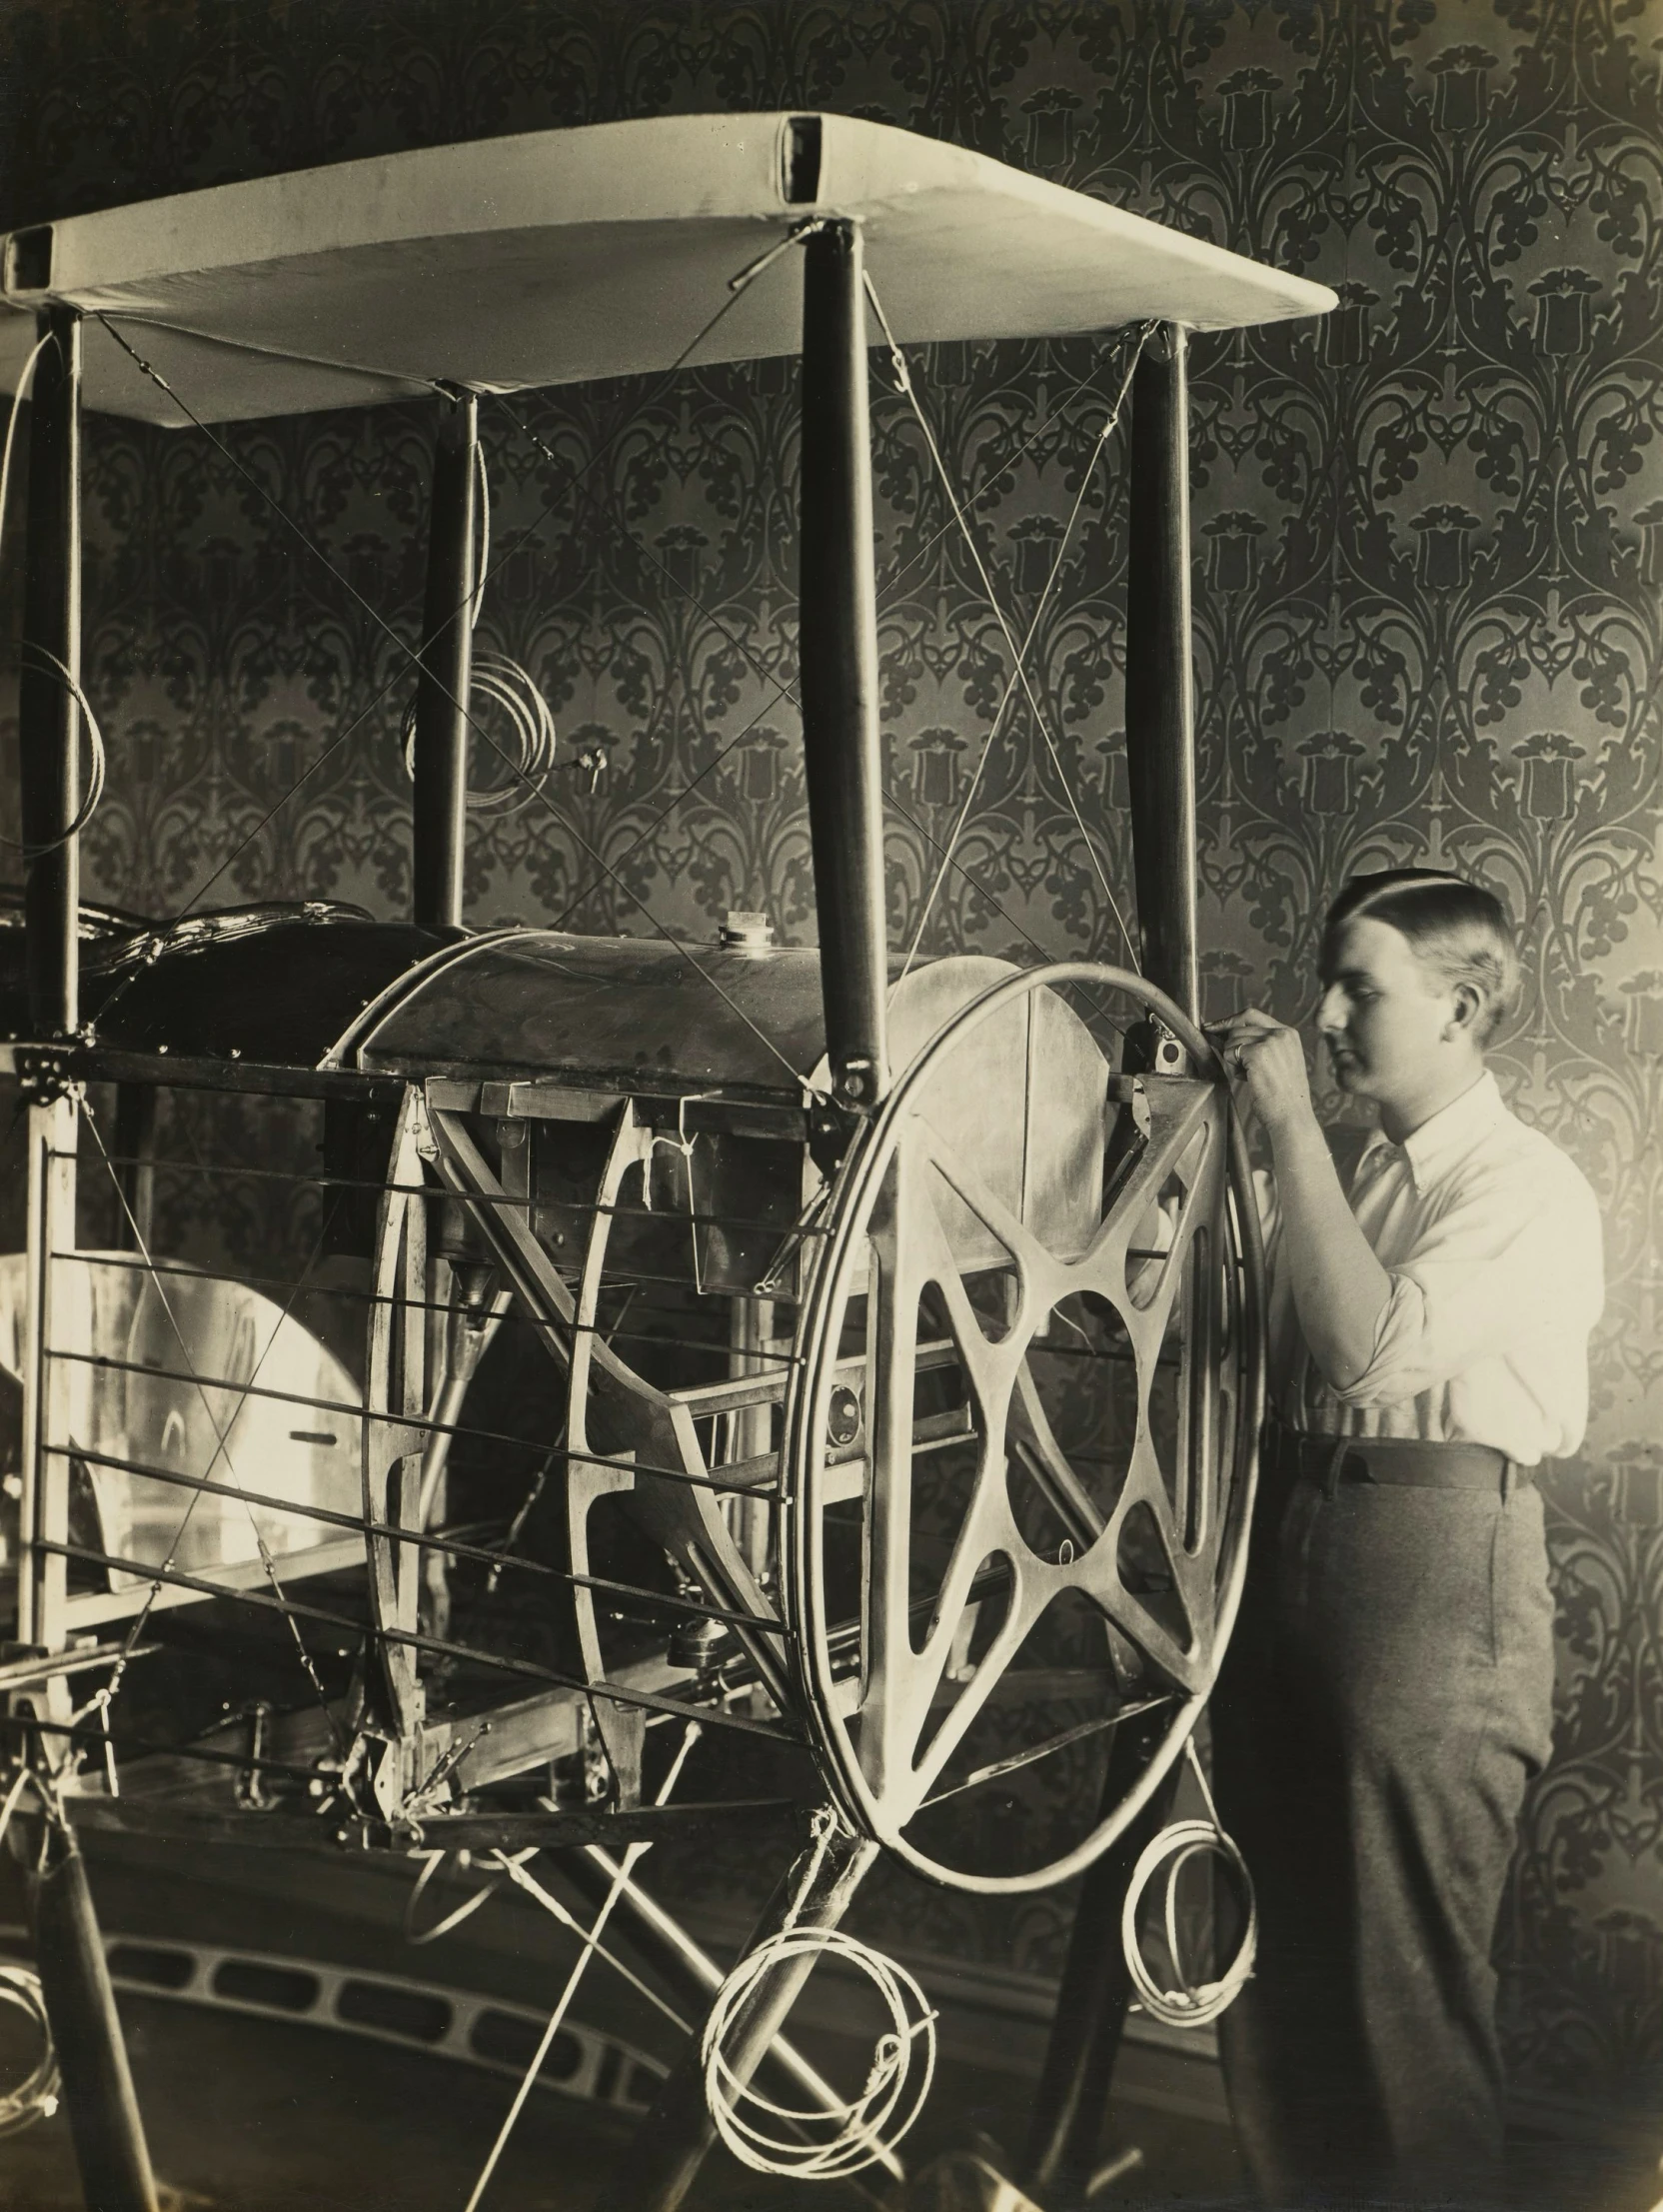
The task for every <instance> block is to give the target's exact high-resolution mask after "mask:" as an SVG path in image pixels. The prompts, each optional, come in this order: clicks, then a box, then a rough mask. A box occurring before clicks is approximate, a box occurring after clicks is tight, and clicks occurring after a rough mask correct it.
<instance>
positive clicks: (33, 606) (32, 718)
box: [17, 307, 81, 1043]
mask: <svg viewBox="0 0 1663 2212" xmlns="http://www.w3.org/2000/svg"><path fill="white" fill-rule="evenodd" d="M38 335H39V337H40V338H41V340H42V341H43V343H42V345H41V350H40V356H39V359H38V360H37V361H36V363H35V379H34V403H33V405H32V407H31V409H30V420H29V521H28V541H27V544H28V556H27V566H26V570H25V575H24V586H23V667H22V674H21V676H20V678H19V682H18V691H17V725H18V769H19V779H20V794H19V796H20V799H21V803H22V804H21V809H20V812H21V815H22V823H23V842H24V845H25V847H26V848H27V849H28V850H29V856H30V857H29V862H28V881H27V888H26V889H25V892H24V897H23V919H24V929H25V935H24V959H25V963H26V966H27V970H28V979H29V1027H30V1029H31V1030H32V1031H33V1033H34V1035H35V1037H36V1039H37V1040H38V1041H40V1042H41V1043H45V1042H47V1041H48V1040H49V1039H53V1038H64V1037H73V1036H74V1034H75V1031H76V1029H77V1027H78V1025H79V1023H80V1019H81V1007H80V992H79V988H78V983H79V979H78V975H77V966H78V961H77V947H78V933H79V927H80V908H81V849H80V848H81V841H80V839H79V838H78V837H72V836H66V835H65V833H66V831H68V830H69V828H70V826H71V824H72V823H73V822H74V820H75V815H76V810H77V808H78V807H79V805H80V797H81V766H80V742H81V710H80V707H79V705H78V703H77V701H76V698H75V688H76V687H77V686H78V685H79V684H80V681H81V317H80V313H79V311H78V310H77V309H75V308H73V307H48V308H43V309H42V310H41V314H40V318H39V332H38Z"/></svg>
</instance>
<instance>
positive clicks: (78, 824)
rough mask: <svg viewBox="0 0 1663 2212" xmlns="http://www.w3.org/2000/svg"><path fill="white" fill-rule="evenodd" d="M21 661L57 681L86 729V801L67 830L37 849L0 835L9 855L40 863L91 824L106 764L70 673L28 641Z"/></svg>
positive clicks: (93, 719)
mask: <svg viewBox="0 0 1663 2212" xmlns="http://www.w3.org/2000/svg"><path fill="white" fill-rule="evenodd" d="M22 658H23V666H24V667H25V669H27V668H29V667H31V666H33V667H34V668H35V669H36V670H37V672H38V673H40V674H43V675H48V676H55V677H56V678H57V680H58V682H59V683H60V684H61V685H62V686H63V688H64V690H65V691H66V692H68V694H69V696H70V698H71V699H73V700H74V702H75V704H76V706H77V707H78V708H79V709H80V713H81V720H82V721H83V722H84V723H85V724H86V728H87V755H88V766H87V790H86V797H85V798H84V799H83V800H82V801H81V804H80V806H79V807H78V808H77V809H76V810H75V819H74V821H73V822H71V823H70V824H69V826H68V828H67V829H64V830H60V831H59V833H58V835H57V836H56V837H55V838H48V839H46V841H45V842H44V843H43V844H40V845H31V844H29V843H28V842H27V841H26V840H25V839H23V838H8V837H5V836H3V835H0V845H9V846H11V847H12V849H13V851H14V852H19V853H21V854H22V855H23V857H24V859H25V860H30V861H38V860H42V859H44V858H45V856H46V855H47V854H48V853H57V852H61V851H62V849H63V848H64V847H65V846H66V845H69V844H71V843H72V842H73V841H74V840H75V839H76V838H78V837H79V836H80V835H81V832H82V831H83V830H84V829H85V828H86V826H87V824H88V823H89V822H90V821H91V820H92V818H93V816H94V815H95V814H96V813H97V811H98V803H99V801H100V800H101V799H102V798H103V796H104V779H105V774H106V769H107V765H108V764H107V761H106V757H105V751H104V733H103V731H102V730H101V729H100V728H99V727H98V717H97V716H96V715H95V714H94V713H93V711H92V705H91V702H90V701H89V700H88V698H87V695H86V693H85V692H84V691H83V690H82V689H81V686H80V683H79V681H78V680H77V678H76V677H75V676H74V675H73V673H72V672H71V671H70V669H69V668H68V667H66V665H65V664H64V663H63V662H62V661H60V660H59V659H58V656H57V655H56V654H55V653H53V652H52V651H51V650H50V649H49V648H48V647H46V646H43V645H37V644H36V643H35V641H34V640H33V639H32V638H25V639H24V641H23V646H22Z"/></svg>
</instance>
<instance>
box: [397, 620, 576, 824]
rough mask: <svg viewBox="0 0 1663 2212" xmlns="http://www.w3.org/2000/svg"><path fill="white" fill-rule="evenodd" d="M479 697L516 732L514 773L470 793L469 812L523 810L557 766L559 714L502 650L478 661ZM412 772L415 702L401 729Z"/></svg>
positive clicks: (511, 755) (509, 757)
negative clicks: (556, 725)
mask: <svg viewBox="0 0 1663 2212" xmlns="http://www.w3.org/2000/svg"><path fill="white" fill-rule="evenodd" d="M474 698H484V699H488V700H490V701H491V703H492V705H493V706H496V707H499V708H501V709H502V711H503V713H504V714H505V715H506V716H507V717H508V722H509V727H510V729H511V730H512V731H513V733H514V747H513V750H512V752H511V751H510V750H509V749H507V748H504V749H503V759H504V761H505V763H506V764H507V766H508V770H509V775H508V779H507V781H506V782H505V783H502V784H492V785H488V786H487V787H486V788H485V789H484V790H483V791H471V792H470V793H469V794H468V811H469V813H470V814H504V815H507V814H518V813H519V811H520V809H521V808H522V807H527V806H530V804H531V802H532V801H533V800H534V799H535V798H536V797H537V795H538V792H539V791H540V789H541V788H542V785H543V782H544V779H545V778H546V777H547V776H548V774H549V771H550V770H551V769H552V768H553V767H554V765H555V752H556V748H557V744H558V739H557V736H556V731H555V717H554V713H553V710H552V709H551V708H550V705H549V702H548V701H547V700H546V699H545V698H544V696H543V694H542V692H541V691H540V690H539V689H538V687H537V685H536V683H535V682H534V681H533V679H532V678H531V677H530V676H529V675H528V674H527V672H526V670H525V669H523V668H522V667H521V666H520V663H519V662H518V661H511V660H509V659H508V658H507V657H506V656H505V655H503V654H501V653H482V654H479V655H478V656H477V657H476V659H475V661H474V674H473V689H472V693H471V697H470V704H472V700H473V699H474ZM400 740H401V743H402V745H403V748H404V765H405V769H406V771H407V773H408V774H409V775H410V776H412V777H414V776H415V773H416V702H415V700H414V699H412V700H411V702H410V705H409V706H408V707H407V708H406V709H405V715H404V726H403V729H402V731H401V733H400Z"/></svg>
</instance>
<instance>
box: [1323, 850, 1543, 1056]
mask: <svg viewBox="0 0 1663 2212" xmlns="http://www.w3.org/2000/svg"><path fill="white" fill-rule="evenodd" d="M1365 918H1366V919H1367V920H1368V921H1370V922H1384V923H1386V924H1387V925H1388V926H1389V927H1390V928H1391V929H1394V930H1395V931H1396V932H1397V934H1398V936H1399V937H1401V938H1403V939H1405V940H1406V941H1407V943H1408V946H1409V949H1410V951H1411V952H1412V953H1413V954H1414V955H1415V958H1416V959H1417V960H1422V961H1424V962H1425V963H1426V965H1427V966H1428V967H1429V968H1433V969H1436V971H1437V973H1438V974H1439V975H1440V976H1441V977H1442V978H1443V979H1444V981H1445V983H1447V984H1450V985H1454V984H1469V985H1471V987H1472V988H1473V990H1475V991H1476V992H1477V993H1478V995H1479V997H1480V998H1481V999H1482V1001H1483V1012H1482V1013H1481V1014H1480V1015H1479V1018H1478V1021H1477V1023H1476V1025H1475V1027H1474V1031H1473V1034H1474V1036H1475V1037H1476V1039H1477V1041H1478V1043H1479V1044H1480V1045H1487V1044H1488V1043H1489V1041H1490V1039H1491V1038H1492V1037H1493V1036H1494V1035H1495V1033H1496V1031H1497V1030H1498V1029H1499V1028H1500V1026H1501V1024H1502V1023H1503V1022H1504V1021H1505V1020H1506V1018H1507V1016H1508V1015H1509V1014H1511V1012H1512V1011H1513V1009H1514V1007H1515V1006H1516V1005H1517V1004H1518V997H1519V956H1518V951H1517V948H1516V947H1515V945H1514V943H1513V932H1512V928H1511V925H1510V924H1509V923H1508V920H1507V911H1506V909H1505V908H1504V907H1503V906H1502V904H1501V901H1500V900H1499V899H1497V898H1496V897H1495V895H1494V893H1493V892H1488V891H1485V890H1484V889H1483V887H1482V886H1481V885H1479V884H1470V883H1468V882H1467V880H1466V878H1465V877H1464V876H1449V875H1446V874H1444V872H1443V871H1442V870H1440V869H1435V868H1383V869H1380V870H1378V871H1376V872H1375V873H1374V874H1373V875H1369V876H1353V877H1352V878H1351V879H1350V881H1349V882H1348V883H1346V884H1345V885H1344V886H1342V888H1341V890H1340V894H1339V897H1338V898H1337V899H1336V900H1335V901H1334V903H1333V905H1332V906H1331V907H1330V908H1329V909H1328V918H1327V920H1326V922H1325V923H1324V924H1323V938H1324V941H1325V942H1326V941H1328V940H1330V939H1331V938H1332V937H1333V934H1334V932H1335V931H1336V930H1337V929H1338V928H1339V927H1340V926H1341V924H1342V923H1346V922H1356V921H1361V920H1364V919H1365Z"/></svg>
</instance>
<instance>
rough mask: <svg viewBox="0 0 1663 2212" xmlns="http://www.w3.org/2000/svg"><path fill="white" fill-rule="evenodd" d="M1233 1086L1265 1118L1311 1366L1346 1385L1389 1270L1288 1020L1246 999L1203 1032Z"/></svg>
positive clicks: (1370, 1340)
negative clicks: (1331, 1145) (1359, 1214)
mask: <svg viewBox="0 0 1663 2212" xmlns="http://www.w3.org/2000/svg"><path fill="white" fill-rule="evenodd" d="M1211 1034H1212V1037H1213V1039H1214V1042H1215V1043H1216V1044H1217V1047H1218V1051H1219V1055H1220V1057H1221V1059H1222V1060H1223V1063H1224V1066H1225V1067H1226V1068H1227V1069H1228V1070H1229V1074H1230V1082H1231V1085H1232V1087H1233V1088H1234V1091H1235V1095H1236V1097H1237V1098H1238V1099H1240V1100H1241V1101H1242V1102H1243V1103H1244V1104H1246V1105H1250V1106H1252V1107H1253V1109H1254V1111H1255V1112H1256V1113H1257V1114H1258V1116H1259V1119H1260V1120H1261V1121H1262V1122H1263V1124H1264V1129H1265V1133H1266V1135H1267V1136H1268V1137H1269V1138H1270V1151H1271V1156H1272V1158H1273V1160H1274V1162H1275V1170H1276V1192H1277V1196H1278V1197H1279V1198H1280V1200H1281V1209H1282V1252H1283V1264H1284V1265H1285V1266H1286V1267H1287V1269H1288V1275H1289V1279H1290V1281H1291V1284H1292V1288H1293V1303H1294V1308H1295V1310H1296V1311H1297V1313H1298V1315H1299V1325H1300V1327H1301V1329H1302V1330H1303V1331H1304V1336H1305V1342H1306V1343H1307V1344H1308V1345H1309V1346H1310V1353H1311V1357H1312V1359H1313V1360H1314V1361H1315V1362H1316V1366H1317V1370H1318V1372H1319V1373H1320V1374H1321V1375H1322V1376H1323V1377H1324V1378H1325V1379H1326V1380H1327V1381H1328V1382H1329V1383H1330V1384H1332V1386H1333V1387H1334V1388H1335V1389H1337V1390H1348V1389H1350V1388H1351V1386H1352V1385H1353V1384H1354V1383H1355V1382H1357V1381H1358V1380H1359V1379H1360V1378H1361V1377H1362V1376H1363V1375H1364V1374H1365V1373H1366V1372H1367V1370H1368V1366H1369V1362H1370V1361H1371V1360H1372V1358H1373V1356H1374V1347H1375V1343H1376V1341H1377V1340H1378V1336H1379V1329H1380V1320H1381V1316H1382V1315H1383V1314H1384V1312H1385V1309H1386V1303H1387V1300H1388V1299H1389V1298H1390V1296H1391V1277H1390V1276H1389V1275H1388V1274H1387V1272H1386V1270H1385V1268H1384V1267H1382V1266H1381V1264H1380V1262H1379V1260H1378V1259H1376V1258H1375V1256H1374V1254H1373V1252H1372V1251H1371V1250H1370V1248H1369V1244H1368V1239H1367V1238H1366V1237H1365V1236H1364V1234H1363V1232H1362V1230H1361V1229H1360V1228H1359V1227H1358V1226H1357V1223H1356V1219H1355V1217H1354V1215H1353V1214H1352V1211H1351V1208H1350V1205H1349V1204H1348V1202H1347V1200H1346V1196H1345V1193H1344V1191H1343V1190H1342V1189H1341V1188H1340V1182H1339V1177H1338V1175H1336V1174H1335V1172H1334V1163H1333V1160H1332V1158H1331V1157H1330V1156H1329V1152H1328V1140H1327V1138H1326V1137H1325V1136H1324V1135H1323V1133H1322V1129H1321V1125H1320V1124H1319V1122H1318V1121H1317V1118H1316V1109H1315V1107H1314V1106H1312V1105H1311V1087H1310V1079H1309V1078H1308V1076H1307V1075H1306V1073H1305V1049H1304V1047H1303V1046H1302V1045H1301V1044H1300V1042H1299V1035H1298V1032H1297V1031H1296V1030H1290V1029H1287V1028H1285V1027H1284V1026H1283V1025H1282V1024H1281V1023H1280V1022H1274V1021H1272V1020H1271V1018H1270V1016H1269V1015H1268V1014H1260V1013H1259V1012H1258V1011H1257V1010H1256V1009H1250V1010H1249V1011H1248V1012H1247V1013H1245V1014H1238V1015H1236V1016H1235V1017H1234V1018H1233V1019H1232V1020H1230V1021H1228V1022H1225V1023H1221V1024H1220V1025H1219V1027H1218V1028H1217V1029H1215V1030H1214V1031H1213V1032H1212V1033H1211Z"/></svg>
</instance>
